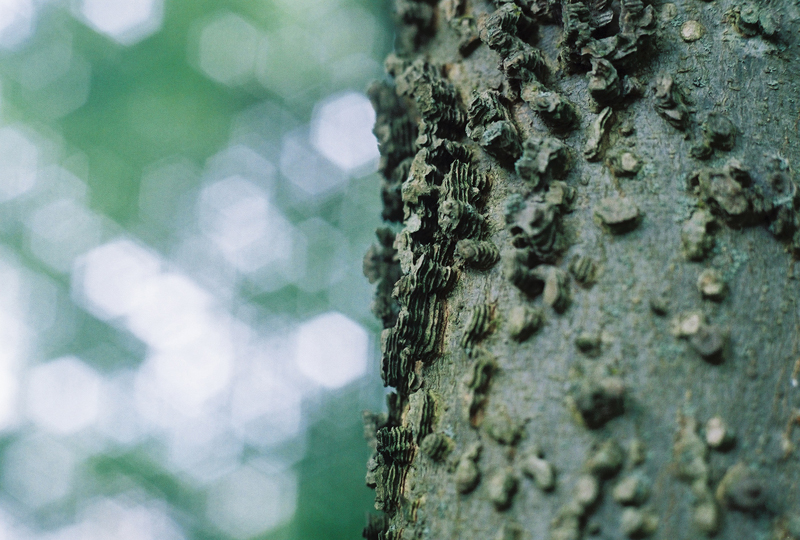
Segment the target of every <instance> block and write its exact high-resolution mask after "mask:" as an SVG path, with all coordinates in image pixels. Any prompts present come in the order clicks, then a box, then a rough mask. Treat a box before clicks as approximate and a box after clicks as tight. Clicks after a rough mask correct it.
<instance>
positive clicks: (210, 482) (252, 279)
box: [0, 0, 392, 540]
mask: <svg viewBox="0 0 800 540" xmlns="http://www.w3.org/2000/svg"><path fill="white" fill-rule="evenodd" d="M385 4H386V3H385V2H375V1H370V0H74V1H70V0H0V539H3V540H6V539H9V540H10V539H48V540H49V539H53V540H56V539H58V540H72V539H75V540H78V539H80V540H94V539H98V540H99V539H103V540H105V539H119V540H150V539H153V540H173V539H187V540H188V539H247V538H263V539H273V538H274V539H278V538H280V539H294V538H298V539H299V538H315V539H327V538H354V537H358V536H359V535H360V530H361V528H362V526H363V524H364V514H365V512H366V511H367V509H369V507H370V506H371V500H372V493H371V492H370V491H369V490H368V489H367V488H366V487H364V480H363V479H364V471H365V462H366V459H367V457H368V450H367V447H366V444H365V443H364V440H363V435H362V433H363V430H362V426H361V420H360V417H361V415H360V411H361V410H362V409H370V408H371V409H380V408H381V407H382V402H383V398H382V396H383V391H382V389H381V387H380V383H379V380H378V376H377V373H378V369H377V354H376V351H377V344H376V332H377V330H378V324H377V322H376V321H375V319H374V318H373V317H372V315H371V314H370V313H369V304H370V298H371V287H370V286H369V284H368V283H367V282H366V280H365V278H364V277H363V276H362V273H361V258H362V255H363V253H364V252H365V251H366V249H367V247H368V246H369V245H370V244H371V243H372V241H373V231H374V229H375V227H376V226H377V225H378V224H379V215H380V208H379V204H380V197H379V181H378V180H377V178H376V174H375V169H376V165H377V158H378V153H377V147H376V141H375V138H374V137H373V135H372V133H371V129H372V123H373V121H374V113H373V111H372V108H371V106H370V103H369V101H368V99H367V98H366V96H365V95H364V89H365V88H366V86H367V84H368V82H369V81H370V80H372V79H375V78H380V77H381V76H382V74H383V69H382V58H383V57H385V55H386V53H387V52H388V51H389V49H390V48H391V40H392V37H391V36H392V33H391V26H390V22H389V14H388V9H387V6H386V5H385Z"/></svg>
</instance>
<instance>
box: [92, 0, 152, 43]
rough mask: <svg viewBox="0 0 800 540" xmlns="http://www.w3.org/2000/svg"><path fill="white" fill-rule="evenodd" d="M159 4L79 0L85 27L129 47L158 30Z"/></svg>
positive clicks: (144, 0) (149, 0)
mask: <svg viewBox="0 0 800 540" xmlns="http://www.w3.org/2000/svg"><path fill="white" fill-rule="evenodd" d="M162 10H163V6H162V0H82V1H81V3H80V14H81V16H82V17H83V18H84V19H85V21H86V23H87V24H88V25H89V26H91V27H92V28H93V29H95V30H96V31H97V32H100V33H101V34H104V35H106V36H108V37H110V38H111V39H113V40H114V41H116V42H117V43H120V44H122V45H133V44H134V43H136V42H138V41H140V40H142V39H144V38H145V37H147V36H149V35H150V34H152V33H154V32H155V31H156V30H158V28H159V27H160V26H161V19H162Z"/></svg>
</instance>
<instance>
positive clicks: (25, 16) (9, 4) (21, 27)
mask: <svg viewBox="0 0 800 540" xmlns="http://www.w3.org/2000/svg"><path fill="white" fill-rule="evenodd" d="M35 16H36V8H35V7H34V4H33V0H3V1H2V2H0V47H2V48H5V49H11V48H14V47H16V46H18V45H20V44H22V43H23V42H24V41H25V40H26V39H27V38H28V37H30V35H31V34H32V33H33V27H34V19H35Z"/></svg>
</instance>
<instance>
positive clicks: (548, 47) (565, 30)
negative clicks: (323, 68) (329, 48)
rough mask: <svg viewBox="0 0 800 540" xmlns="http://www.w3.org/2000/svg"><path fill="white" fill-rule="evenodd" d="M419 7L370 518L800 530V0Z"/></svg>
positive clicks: (611, 531) (402, 14)
mask: <svg viewBox="0 0 800 540" xmlns="http://www.w3.org/2000/svg"><path fill="white" fill-rule="evenodd" d="M396 7H397V12H398V34H397V45H396V46H397V52H396V54H393V55H391V56H390V57H389V59H387V63H386V65H387V71H388V73H389V75H390V76H391V77H390V80H388V81H385V82H383V83H378V84H376V85H374V86H373V87H372V88H371V89H370V94H371V97H372V99H373V102H374V104H375V107H376V110H377V122H376V128H375V132H376V135H377V136H378V139H379V142H380V145H381V154H382V162H381V170H382V173H383V174H384V176H385V178H386V180H385V183H384V187H383V189H384V191H383V197H384V203H385V211H384V219H386V220H387V222H388V223H387V228H385V229H383V230H381V231H379V239H380V242H379V243H378V244H376V245H375V246H373V248H372V249H371V250H370V252H369V253H368V254H367V257H366V259H365V273H366V274H367V276H368V277H370V279H371V280H372V281H373V282H375V283H376V284H377V293H376V300H375V304H374V310H375V312H376V314H377V315H378V316H379V317H380V318H381V319H382V320H383V322H384V326H385V327H386V330H384V332H383V334H382V354H383V357H382V364H381V365H382V376H383V378H384V382H385V383H386V384H387V386H390V387H393V388H394V389H395V390H394V392H392V393H391V394H390V395H389V399H388V402H389V404H388V413H385V414H367V415H366V423H367V428H368V429H367V431H368V434H369V435H370V443H371V444H372V445H373V448H375V453H374V454H373V457H372V459H371V460H370V463H369V464H368V472H367V483H368V484H369V485H371V486H372V487H374V488H375V489H376V507H377V508H378V509H379V510H382V511H383V513H382V514H380V515H376V516H373V517H372V518H370V522H369V524H368V526H367V528H366V529H365V531H364V534H365V537H367V538H405V539H410V538H436V539H441V538H495V537H496V538H502V539H506V538H523V539H528V538H530V539H534V538H551V539H553V540H566V539H578V538H584V537H591V536H597V537H606V538H621V537H625V536H629V537H646V536H653V537H654V538H675V537H677V538H688V537H698V536H702V535H703V534H706V535H717V537H718V538H731V539H733V538H737V539H738V538H755V537H771V538H776V539H777V538H798V537H800V489H798V482H799V481H800V462H799V461H798V453H797V452H796V450H795V446H796V445H797V443H798V440H800V434H799V433H798V431H800V428H797V424H798V423H800V387H798V378H800V351H798V336H800V317H798V308H799V307H800V306H798V297H799V296H800V295H799V294H798V280H797V278H798V275H799V271H800V267H798V264H797V262H796V261H795V259H794V257H793V255H796V254H797V253H798V249H799V248H800V233H798V230H800V219H799V218H798V208H800V198H798V195H797V193H796V191H797V187H796V184H795V178H794V171H793V166H795V165H796V161H797V159H798V156H800V152H798V138H797V133H796V130H797V123H798V118H799V117H800V116H799V114H800V111H798V103H797V101H796V100H797V99H800V93H798V81H799V79H798V77H797V74H798V73H800V56H799V55H798V52H800V40H798V39H797V36H798V30H800V24H798V19H799V18H800V14H799V13H798V7H797V6H796V4H795V3H794V2H791V1H789V0H785V1H781V0H772V2H766V3H763V2H759V3H741V2H732V1H728V0H715V1H712V2H704V1H699V0H679V1H675V2H674V3H666V2H660V1H658V0H654V1H652V2H649V3H648V2H645V3H644V4H642V2H641V1H638V0H614V1H608V0H594V1H592V0H560V1H559V0H515V2H511V1H501V0H498V1H496V2H494V3H490V2H486V1H479V0H442V1H441V2H439V3H438V4H437V3H436V2H435V1H433V2H423V1H413V0H396ZM500 255H501V256H500Z"/></svg>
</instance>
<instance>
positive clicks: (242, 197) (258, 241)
mask: <svg viewBox="0 0 800 540" xmlns="http://www.w3.org/2000/svg"><path fill="white" fill-rule="evenodd" d="M197 213H198V221H199V225H200V229H201V230H202V231H203V233H204V234H205V235H206V236H207V237H208V238H209V239H210V240H211V242H213V244H214V245H215V246H216V247H217V248H218V249H219V250H220V251H221V253H222V255H223V256H224V257H225V259H226V260H227V261H228V262H229V263H230V264H231V265H233V266H234V267H235V268H236V269H237V270H239V271H241V272H245V273H249V272H254V271H256V270H259V269H260V268H263V267H265V266H273V267H275V268H276V269H277V270H279V271H282V272H283V273H289V272H290V268H291V263H292V260H293V253H294V252H295V250H296V249H297V245H296V242H295V236H296V234H295V232H294V230H293V227H292V225H291V223H289V221H288V220H287V219H286V218H285V217H284V216H283V214H281V212H280V211H279V210H278V209H277V208H276V207H275V205H274V204H272V202H271V201H270V198H269V196H268V194H267V193H266V192H265V191H264V190H263V189H261V188H260V187H259V186H257V185H256V184H255V183H253V182H251V181H249V180H247V179H245V178H243V177H241V176H238V175H236V176H231V177H228V178H225V179H223V180H220V181H218V182H214V183H213V184H211V185H209V186H207V187H205V188H204V189H203V191H202V192H201V194H200V198H199V201H198V207H197Z"/></svg>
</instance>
